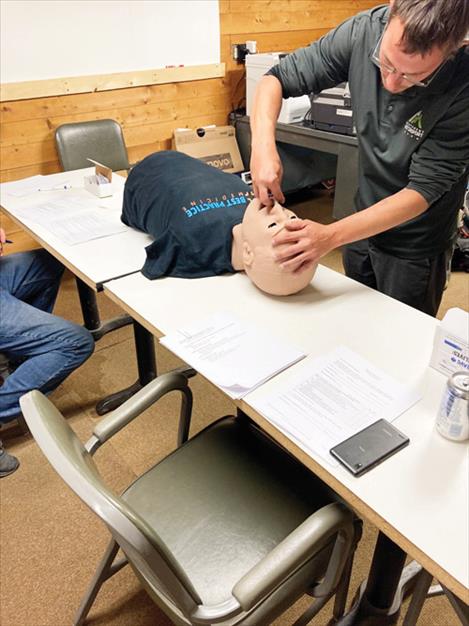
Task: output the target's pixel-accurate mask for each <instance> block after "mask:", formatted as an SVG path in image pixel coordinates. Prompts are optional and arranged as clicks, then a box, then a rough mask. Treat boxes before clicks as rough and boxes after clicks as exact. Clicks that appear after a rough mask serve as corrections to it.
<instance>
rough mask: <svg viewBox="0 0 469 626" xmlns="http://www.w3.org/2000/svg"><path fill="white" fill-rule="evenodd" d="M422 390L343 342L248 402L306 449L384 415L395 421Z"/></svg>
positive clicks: (322, 446) (317, 448) (325, 449)
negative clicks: (271, 392) (269, 392)
mask: <svg viewBox="0 0 469 626" xmlns="http://www.w3.org/2000/svg"><path fill="white" fill-rule="evenodd" d="M418 400H420V395H419V394H418V393H417V392H416V391H415V390H413V389H410V388H408V387H406V386H404V385H402V384H401V383H399V382H398V381H397V380H395V379H394V378H392V377H391V376H388V374H386V373H385V372H383V371H382V370H380V369H379V368H377V367H375V366H374V365H373V364H372V363H370V362H369V361H367V360H366V359H364V358H363V357H361V356H360V355H359V354H356V353H355V352H353V351H352V350H349V349H348V348H346V347H345V346H341V347H339V348H337V349H336V350H334V351H333V352H332V353H330V354H328V355H325V356H324V357H320V358H317V359H314V360H312V361H311V362H310V363H309V364H308V366H307V367H305V368H303V369H302V371H301V375H300V376H299V377H298V378H295V379H294V380H290V381H289V382H288V383H285V384H284V385H283V387H282V388H281V389H280V391H278V392H276V393H275V394H274V395H271V396H269V397H267V398H265V397H264V398H261V399H259V400H256V401H254V402H249V400H248V403H249V404H250V405H251V406H252V407H253V408H254V409H255V410H256V411H258V412H259V413H261V414H262V415H263V416H264V417H265V418H266V419H267V420H269V421H270V422H272V423H273V424H275V425H276V426H277V427H278V428H279V429H280V430H281V431H283V432H284V433H285V434H286V435H288V436H290V437H292V438H293V439H294V440H295V442H296V443H297V444H298V445H299V446H300V447H301V448H302V449H303V450H305V452H307V453H308V454H311V453H313V454H318V455H320V456H321V457H322V458H324V459H325V460H326V461H327V462H328V463H331V464H332V465H338V463H337V462H336V461H335V460H334V459H333V457H332V456H331V455H330V454H329V450H330V449H331V448H332V447H333V446H335V445H336V444H338V443H340V442H341V441H344V439H347V438H348V437H350V436H351V435H353V434H354V433H356V432H358V431H359V430H362V429H363V428H365V427H366V426H369V425H370V424H372V423H373V422H375V421H376V420H378V419H380V418H384V419H387V420H388V421H392V420H394V419H396V418H397V417H398V416H399V415H401V413H403V412H404V411H406V410H407V409H409V408H410V407H411V406H412V405H413V404H415V403H416V402H417V401H418Z"/></svg>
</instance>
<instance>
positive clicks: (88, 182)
mask: <svg viewBox="0 0 469 626" xmlns="http://www.w3.org/2000/svg"><path fill="white" fill-rule="evenodd" d="M84 187H85V189H86V191H89V192H90V193H93V194H94V195H95V196H98V198H107V197H108V196H112V182H110V181H108V182H107V183H103V182H99V180H98V179H97V178H96V175H95V174H91V175H90V176H85V178H84Z"/></svg>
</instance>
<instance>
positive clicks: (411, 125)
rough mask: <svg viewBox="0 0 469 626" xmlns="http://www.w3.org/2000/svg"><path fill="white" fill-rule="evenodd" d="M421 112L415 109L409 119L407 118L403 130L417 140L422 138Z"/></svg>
mask: <svg viewBox="0 0 469 626" xmlns="http://www.w3.org/2000/svg"><path fill="white" fill-rule="evenodd" d="M422 120H423V113H422V111H417V113H415V114H414V115H412V117H411V118H410V119H408V120H407V122H406V123H405V126H404V132H405V133H406V134H407V135H409V136H410V137H412V138H413V139H415V140H416V141H418V140H419V139H422V137H423V134H424V130H423V122H422Z"/></svg>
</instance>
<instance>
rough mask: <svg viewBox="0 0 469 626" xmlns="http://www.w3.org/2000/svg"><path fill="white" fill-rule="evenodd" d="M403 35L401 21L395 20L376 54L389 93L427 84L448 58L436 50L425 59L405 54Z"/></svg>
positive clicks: (435, 48)
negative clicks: (418, 84) (402, 41)
mask: <svg viewBox="0 0 469 626" xmlns="http://www.w3.org/2000/svg"><path fill="white" fill-rule="evenodd" d="M403 31H404V24H403V23H402V22H401V20H400V19H399V17H393V18H392V19H391V21H390V22H389V23H388V25H387V27H386V30H385V31H384V33H383V37H382V39H381V42H380V45H379V49H378V50H377V52H376V54H377V56H378V59H379V64H380V70H381V79H382V81H383V85H384V87H385V89H386V90H387V91H389V92H390V93H401V92H402V91H405V90H406V89H409V87H412V86H413V85H415V84H416V83H421V82H423V83H425V81H426V80H427V79H429V78H431V77H432V75H433V73H434V72H436V71H437V70H438V68H439V67H440V66H441V65H442V63H444V61H445V58H446V52H445V51H444V50H442V49H441V48H438V47H436V46H435V47H434V48H432V49H431V50H430V51H429V52H428V53H427V54H425V55H424V56H422V55H421V54H419V53H414V54H409V53H407V52H404V50H403V49H402V46H401V39H402V33H403Z"/></svg>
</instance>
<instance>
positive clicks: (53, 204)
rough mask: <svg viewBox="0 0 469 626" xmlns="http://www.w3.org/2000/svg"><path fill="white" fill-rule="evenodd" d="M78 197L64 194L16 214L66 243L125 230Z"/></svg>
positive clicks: (73, 243)
mask: <svg viewBox="0 0 469 626" xmlns="http://www.w3.org/2000/svg"><path fill="white" fill-rule="evenodd" d="M89 207H90V203H89V201H88V200H87V199H86V198H83V197H82V196H73V195H70V196H67V197H66V198H65V197H63V198H60V199H58V200H55V201H49V202H44V203H43V204H39V205H37V206H34V207H28V208H24V209H17V210H16V212H15V213H16V215H17V216H18V217H20V218H22V219H28V220H30V221H32V222H35V223H36V224H39V225H41V226H43V227H44V228H47V230H48V231H49V232H50V233H51V234H52V235H54V236H55V237H57V238H58V239H60V240H61V241H63V242H64V243H67V244H68V245H70V246H73V245H76V244H78V243H84V242H85V241H91V240H92V239H100V238H101V237H108V236H109V235H114V234H116V233H121V232H123V231H125V230H127V229H128V227H127V226H126V225H125V224H123V223H122V222H116V221H112V220H110V219H109V218H108V217H106V216H105V215H102V214H100V213H99V212H98V211H97V210H96V209H92V210H90V208H89Z"/></svg>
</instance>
